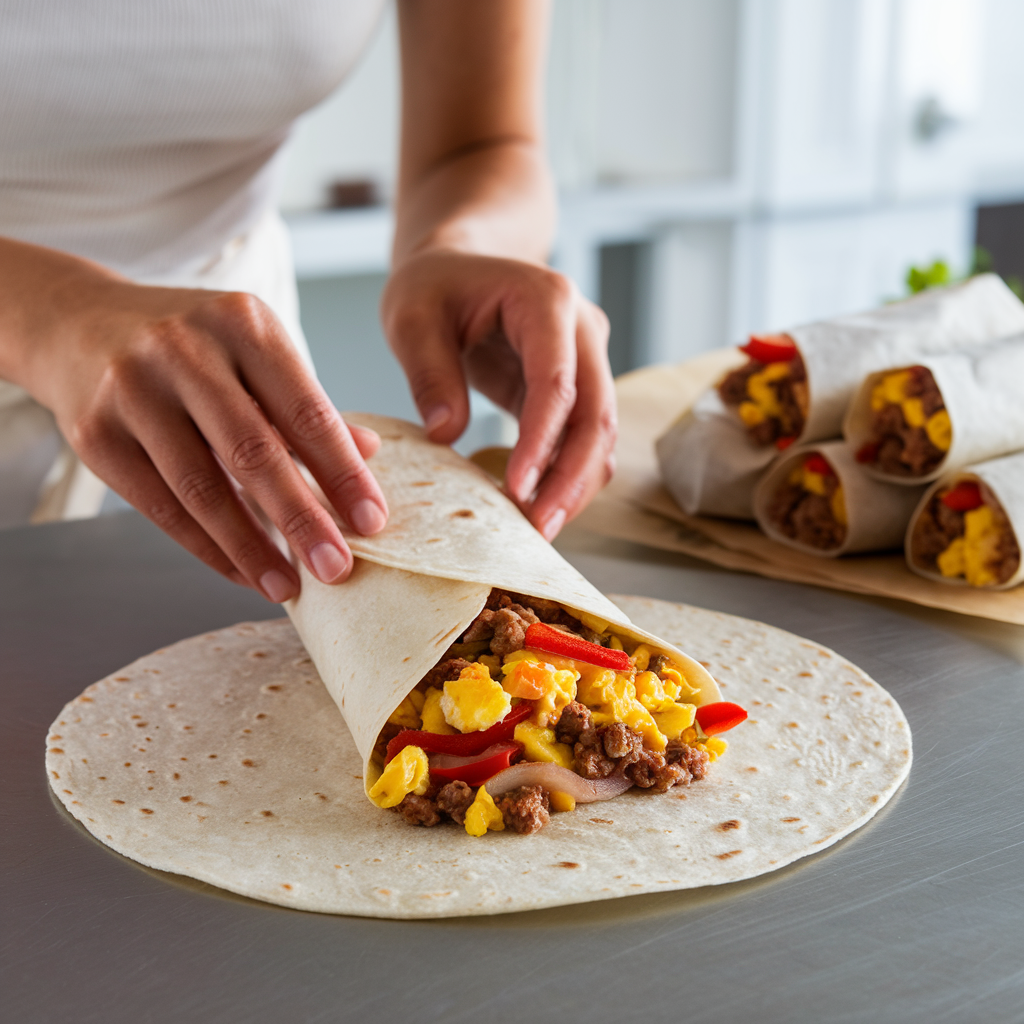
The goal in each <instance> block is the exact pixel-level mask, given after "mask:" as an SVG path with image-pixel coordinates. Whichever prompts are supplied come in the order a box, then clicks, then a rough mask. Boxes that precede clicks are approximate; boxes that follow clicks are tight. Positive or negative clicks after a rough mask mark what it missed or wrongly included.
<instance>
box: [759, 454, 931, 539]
mask: <svg viewBox="0 0 1024 1024" xmlns="http://www.w3.org/2000/svg"><path fill="white" fill-rule="evenodd" d="M813 452H820V453H821V454H822V455H823V456H824V457H825V458H826V460H827V461H828V462H829V464H830V465H831V466H832V469H833V470H834V471H835V474H836V476H838V477H839V482H840V484H841V485H842V488H843V495H844V498H845V505H846V519H847V526H846V537H845V539H844V540H843V542H842V544H840V545H839V546H838V547H833V548H828V549H825V548H819V547H814V546H812V545H810V544H805V543H803V542H801V541H798V540H796V539H794V538H792V537H787V536H786V534H784V533H783V532H782V531H781V530H780V529H779V528H778V526H777V524H776V523H775V522H774V520H773V519H772V517H771V516H770V515H769V509H770V507H771V502H772V498H773V496H774V494H775V492H776V490H777V489H778V488H779V486H780V485H782V484H783V483H784V482H785V480H786V479H787V477H788V476H789V473H790V471H791V470H792V469H793V467H794V466H795V465H797V464H798V463H799V462H800V461H801V460H802V459H803V458H804V457H805V456H807V455H810V454H812V453H813ZM923 490H924V488H923V487H897V486H896V485H895V484H892V483H883V482H882V481H881V480H876V479H874V478H873V477H870V476H868V474H867V473H865V472H864V469H863V467H862V466H860V465H859V464H858V462H857V460H856V459H855V458H854V456H853V453H852V452H851V451H850V449H849V447H848V446H847V445H846V444H845V443H844V442H842V441H825V442H824V443H819V444H806V445H801V446H800V447H798V448H790V449H789V450H788V451H787V452H786V453H785V454H784V455H783V456H782V457H781V458H780V459H779V460H778V461H777V462H776V463H775V464H774V465H773V466H772V468H771V469H770V470H769V471H768V472H767V473H766V474H765V476H764V478H763V479H762V481H761V483H760V484H759V485H758V487H757V491H756V492H755V495H754V508H755V511H756V513H757V523H758V526H760V527H761V529H762V530H763V531H764V533H765V534H766V535H767V536H769V537H771V539H772V540H777V541H778V542H779V543H780V544H785V545H786V546H787V547H791V548H796V549H797V550H798V551H804V552H806V553H807V554H809V555H819V556H820V557H822V558H836V557H838V556H839V555H851V554H855V553H857V552H863V551H889V550H892V549H895V548H899V547H901V546H902V545H903V537H904V534H905V533H906V530H907V523H909V522H910V517H911V515H913V513H914V509H915V508H916V507H917V502H918V498H919V497H920V496H921V494H922V492H923Z"/></svg>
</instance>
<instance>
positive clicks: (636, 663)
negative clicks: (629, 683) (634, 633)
mask: <svg viewBox="0 0 1024 1024" xmlns="http://www.w3.org/2000/svg"><path fill="white" fill-rule="evenodd" d="M651 653H652V652H651V649H650V647H648V646H647V644H639V645H638V646H637V649H636V650H635V651H634V652H633V658H632V661H633V667H634V668H635V669H636V670H637V672H646V671H647V666H648V665H650V663H651Z"/></svg>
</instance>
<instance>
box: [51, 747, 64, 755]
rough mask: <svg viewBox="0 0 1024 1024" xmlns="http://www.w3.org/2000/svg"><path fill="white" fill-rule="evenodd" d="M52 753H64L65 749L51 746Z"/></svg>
mask: <svg viewBox="0 0 1024 1024" xmlns="http://www.w3.org/2000/svg"><path fill="white" fill-rule="evenodd" d="M50 753H51V754H63V753H64V751H63V750H61V748H60V747H50Z"/></svg>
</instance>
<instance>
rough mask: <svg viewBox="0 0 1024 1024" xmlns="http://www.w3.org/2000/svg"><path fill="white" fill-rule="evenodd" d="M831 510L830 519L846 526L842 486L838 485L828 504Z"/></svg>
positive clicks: (844, 498)
mask: <svg viewBox="0 0 1024 1024" xmlns="http://www.w3.org/2000/svg"><path fill="white" fill-rule="evenodd" d="M830 505H831V508H832V518H833V519H834V520H835V521H836V522H837V523H841V524H842V525H843V526H846V524H847V520H846V497H845V495H844V494H843V485H842V484H840V485H839V486H838V487H837V488H836V489H835V493H834V494H833V495H832V500H831V502H830Z"/></svg>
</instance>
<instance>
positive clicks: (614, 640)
mask: <svg viewBox="0 0 1024 1024" xmlns="http://www.w3.org/2000/svg"><path fill="white" fill-rule="evenodd" d="M608 649H609V650H612V651H624V650H625V648H624V647H623V646H622V641H621V640H620V639H619V638H618V637H617V636H610V637H608Z"/></svg>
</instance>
